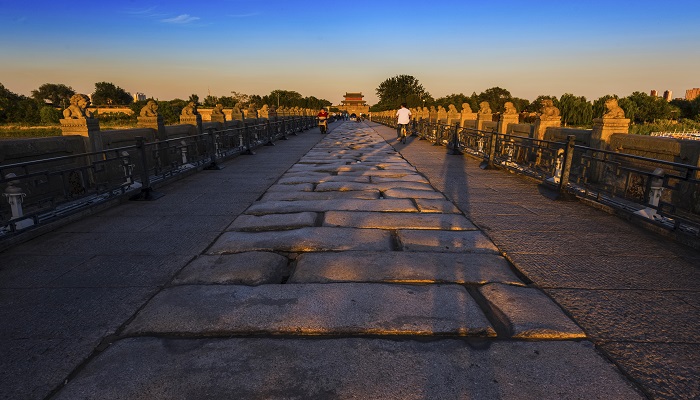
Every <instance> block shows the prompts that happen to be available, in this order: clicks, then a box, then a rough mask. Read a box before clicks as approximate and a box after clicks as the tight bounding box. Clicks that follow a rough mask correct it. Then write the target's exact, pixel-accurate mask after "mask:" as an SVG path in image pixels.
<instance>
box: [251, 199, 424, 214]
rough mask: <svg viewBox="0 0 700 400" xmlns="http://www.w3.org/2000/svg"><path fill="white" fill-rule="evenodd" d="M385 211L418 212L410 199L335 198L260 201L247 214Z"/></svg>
mask: <svg viewBox="0 0 700 400" xmlns="http://www.w3.org/2000/svg"><path fill="white" fill-rule="evenodd" d="M333 210H338V211H354V210H364V211H384V212H418V209H416V207H415V206H414V205H413V202H412V201H410V200H408V199H379V200H362V199H334V200H296V201H259V202H256V203H254V204H253V205H252V206H250V207H249V208H248V209H247V210H246V211H245V212H246V214H252V215H262V214H277V213H293V212H303V211H313V212H324V211H333Z"/></svg>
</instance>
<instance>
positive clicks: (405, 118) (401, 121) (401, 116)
mask: <svg viewBox="0 0 700 400" xmlns="http://www.w3.org/2000/svg"><path fill="white" fill-rule="evenodd" d="M396 118H397V121H396V122H397V123H398V125H397V126H396V140H401V127H405V128H406V131H408V124H409V123H410V122H411V110H409V109H408V108H407V107H406V103H401V108H399V109H398V110H397V111H396Z"/></svg>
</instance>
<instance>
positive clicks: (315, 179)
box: [277, 175, 370, 185]
mask: <svg viewBox="0 0 700 400" xmlns="http://www.w3.org/2000/svg"><path fill="white" fill-rule="evenodd" d="M369 179H370V177H369V176H354V175H347V176H340V175H323V176H290V177H287V176H286V175H285V176H283V177H282V178H280V179H279V180H278V181H277V183H278V184H281V185H288V184H298V183H321V182H358V183H368V182H369Z"/></svg>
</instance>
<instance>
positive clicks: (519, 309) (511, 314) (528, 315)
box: [479, 283, 586, 340]
mask: <svg viewBox="0 0 700 400" xmlns="http://www.w3.org/2000/svg"><path fill="white" fill-rule="evenodd" d="M479 291H480V292H481V294H482V295H483V296H484V298H486V300H487V301H488V302H489V303H490V304H491V306H493V308H494V310H495V314H496V316H497V317H498V318H499V319H500V320H501V323H503V324H504V325H505V326H507V327H508V330H509V332H510V335H511V336H512V337H513V338H517V339H538V340H542V339H582V338H585V337H586V335H585V334H584V333H583V331H582V330H581V328H579V327H578V325H576V324H575V323H574V322H573V321H572V320H571V319H570V318H569V317H567V316H566V315H565V314H564V312H563V311H562V310H561V308H560V307H559V306H558V305H557V304H556V303H555V302H553V301H552V299H550V298H549V297H547V295H545V294H544V293H542V291H540V290H538V289H535V288H524V287H518V286H509V285H503V284H500V283H490V284H488V285H485V286H482V287H481V288H479Z"/></svg>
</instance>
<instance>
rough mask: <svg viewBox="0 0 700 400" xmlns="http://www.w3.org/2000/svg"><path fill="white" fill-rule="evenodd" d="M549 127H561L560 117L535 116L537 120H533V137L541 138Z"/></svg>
mask: <svg viewBox="0 0 700 400" xmlns="http://www.w3.org/2000/svg"><path fill="white" fill-rule="evenodd" d="M550 127H552V128H559V127H561V117H548V118H542V117H540V118H537V121H535V132H534V133H533V134H534V135H535V137H534V139H537V140H543V139H544V133H545V132H546V131H547V128H550Z"/></svg>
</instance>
